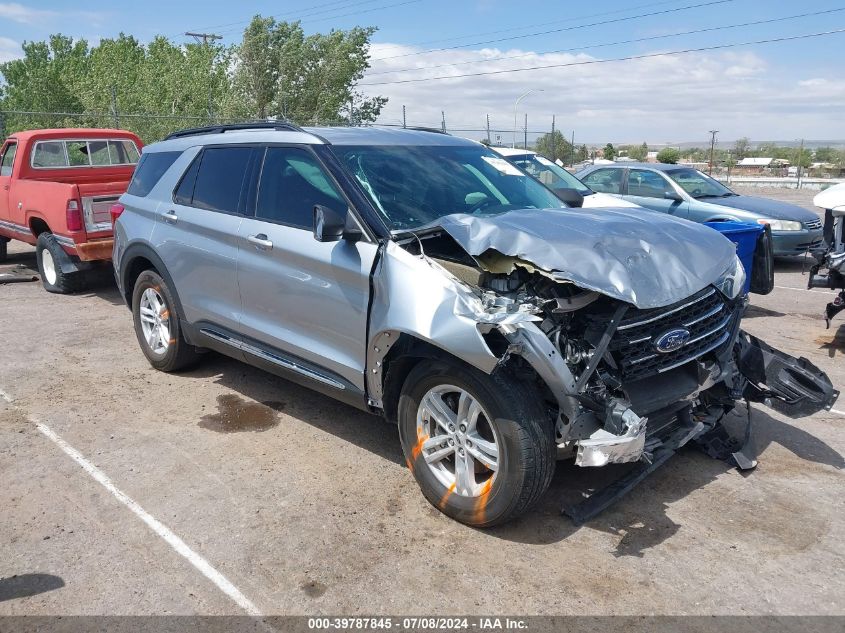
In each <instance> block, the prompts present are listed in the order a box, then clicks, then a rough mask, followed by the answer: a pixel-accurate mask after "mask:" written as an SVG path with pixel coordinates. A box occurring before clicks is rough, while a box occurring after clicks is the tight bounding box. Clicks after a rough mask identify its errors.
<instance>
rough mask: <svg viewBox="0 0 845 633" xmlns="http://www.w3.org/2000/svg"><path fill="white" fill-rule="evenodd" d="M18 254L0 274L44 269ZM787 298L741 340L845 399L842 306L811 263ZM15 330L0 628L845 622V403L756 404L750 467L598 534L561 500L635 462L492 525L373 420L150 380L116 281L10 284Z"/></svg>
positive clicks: (205, 378) (605, 521) (8, 342)
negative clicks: (426, 481)
mask: <svg viewBox="0 0 845 633" xmlns="http://www.w3.org/2000/svg"><path fill="white" fill-rule="evenodd" d="M750 193H754V194H756V195H767V194H768V195H776V196H778V197H784V195H786V196H787V197H788V198H790V199H793V200H797V201H799V202H800V203H801V204H804V205H806V206H808V207H810V208H811V206H812V205H811V202H810V200H811V198H812V193H811V192H794V191H788V190H772V191H765V190H759V189H755V190H753V192H750ZM10 247H11V248H10V251H11V252H12V253H13V254H12V256H11V259H10V262H9V264H8V265H4V266H3V267H2V268H3V269H5V270H8V269H9V268H10V267H13V266H15V265H17V264H22V265H25V266H30V267H32V266H34V263H35V262H34V251H33V249H31V248H29V247H25V246H22V245H20V244H14V245H10ZM776 284H777V286H778V287H777V289H776V290H775V292H774V293H773V294H772V295H770V296H768V297H758V296H754V297H753V301H752V307H751V308H750V311H749V314H748V317H747V319H746V321H745V326H746V329H747V330H749V331H750V332H751V333H753V334H756V335H760V336H762V337H764V338H765V340H767V341H768V342H769V343H771V344H773V345H775V346H777V347H780V348H782V349H784V350H785V351H788V352H790V353H793V354H796V355H804V356H806V357H808V358H810V359H811V360H812V361H813V362H815V363H817V364H818V365H819V366H821V367H822V368H823V369H824V370H825V371H827V372H828V373H829V375H830V376H831V378H832V380H833V382H834V385H835V386H837V387H841V386H842V385H843V384H845V380H843V378H845V371H843V367H842V354H843V349H845V347H843V345H845V334H842V335H841V338H840V335H839V334H837V331H836V330H835V329H831V330H825V329H824V321H823V320H822V319H821V314H822V310H823V308H824V304H825V303H826V302H827V301H828V300H829V297H830V295H831V294H832V293H828V292H824V291H819V290H815V291H812V292H808V291H806V290H805V289H804V288H805V287H806V277H804V276H802V263H801V262H797V261H785V262H779V264H778V273H777V279H776ZM0 323H2V327H0V349H2V356H0V358H2V363H0V391H2V392H3V393H4V394H5V395H6V396H8V399H9V400H10V401H6V400H4V399H2V398H0V480H2V482H3V485H2V489H0V508H2V511H0V615H10V614H12V615H15V614H64V615H70V614H108V615H112V614H234V615H239V614H242V613H244V602H243V601H240V599H239V598H237V596H241V597H242V598H243V599H244V600H246V601H247V604H248V605H252V606H253V607H254V608H255V609H256V610H257V611H259V612H261V613H264V614H309V615H311V614H318V613H329V614H344V615H349V614H360V613H365V614H366V613H369V614H374V613H387V614H403V613H416V614H426V615H429V614H492V613H499V614H513V613H521V614H632V615H637V614H843V613H845V598H843V596H845V576H843V574H842V570H843V569H845V547H843V543H844V542H845V496H843V494H842V489H843V483H845V476H843V466H845V459H843V454H845V435H843V432H842V427H843V422H845V413H843V411H845V402H843V403H842V404H839V405H835V407H836V408H837V410H838V411H839V412H831V413H829V414H818V415H815V416H813V417H812V418H810V419H804V420H799V421H790V420H788V419H786V418H784V417H782V416H780V415H779V414H777V413H775V412H772V411H769V410H766V409H763V408H759V409H757V410H756V411H755V416H756V417H755V423H756V432H757V436H756V437H757V445H758V449H759V452H760V457H759V463H760V465H759V467H758V468H757V469H756V470H755V471H754V472H751V473H746V474H741V473H739V472H737V471H736V470H734V469H731V468H729V467H728V466H727V465H726V464H724V463H722V462H717V461H713V460H711V459H709V458H707V457H706V456H704V455H703V454H701V453H699V452H697V451H695V450H692V449H691V450H685V451H683V452H682V453H681V454H679V455H678V456H676V457H675V458H673V459H672V460H670V462H669V463H668V464H667V465H666V466H664V467H663V468H662V469H661V470H659V471H658V472H657V473H655V474H654V475H652V477H651V478H649V479H648V480H647V481H646V482H645V483H644V484H642V485H641V486H640V487H639V488H638V489H636V490H635V491H634V492H633V493H631V494H630V495H629V496H628V497H626V498H625V499H624V500H622V501H621V502H620V503H618V504H617V505H616V506H614V507H613V508H612V509H611V510H609V511H607V512H606V513H604V514H603V515H601V516H600V517H598V518H597V519H594V520H593V521H592V522H590V523H589V524H588V525H586V526H584V527H581V528H576V527H574V526H573V525H572V524H571V523H570V521H569V520H568V519H566V518H565V517H562V516H561V515H560V507H561V504H562V503H563V502H564V501H573V500H575V499H577V498H578V496H579V495H581V494H584V493H585V492H588V491H590V490H592V489H594V488H596V487H599V486H602V485H604V484H605V483H608V482H609V481H610V480H611V479H612V478H613V477H615V476H616V475H618V472H619V471H618V468H619V467H617V468H614V469H598V470H590V469H579V468H576V467H574V466H573V465H571V464H570V463H565V462H563V463H560V464H559V466H558V469H557V473H556V476H555V479H554V482H553V484H552V487H551V489H550V490H549V492H548V493H547V494H546V496H545V498H544V501H543V503H542V504H541V505H540V506H539V507H538V508H537V509H535V510H534V511H533V512H532V513H530V514H529V515H527V516H526V517H524V518H522V519H520V520H519V521H517V522H515V523H513V524H510V525H507V526H504V527H501V528H497V529H493V530H487V531H480V530H475V529H471V528H468V527H465V526H463V525H460V524H458V523H455V522H453V521H451V520H449V519H447V518H445V517H444V516H442V515H440V513H439V512H437V511H436V510H434V509H433V508H432V507H431V506H429V504H428V503H427V502H426V501H425V500H424V498H423V497H422V495H421V494H420V493H419V492H418V489H417V486H416V484H415V482H414V480H413V478H412V476H411V475H410V473H409V472H408V470H407V468H406V467H405V466H404V461H403V459H402V456H401V449H400V446H399V441H398V435H397V432H396V429H395V427H392V426H389V425H387V424H386V423H384V422H382V421H380V420H379V419H378V418H375V417H372V416H368V415H366V414H363V413H360V412H358V411H356V410H354V409H351V408H349V407H347V406H344V405H341V404H337V403H334V402H332V401H329V400H326V399H324V398H322V397H320V396H318V395H317V394H315V393H312V392H310V391H308V390H305V389H302V388H299V387H297V386H295V385H292V384H291V383H288V382H285V381H283V380H281V379H277V378H274V377H272V376H270V375H268V374H265V373H262V372H260V371H258V370H255V369H252V368H250V367H248V366H246V365H243V364H240V363H238V362H235V361H231V360H228V359H225V358H223V357H220V356H216V355H213V354H209V355H208V356H207V357H206V358H205V360H204V362H203V363H202V364H201V365H200V366H199V367H198V368H197V369H195V370H193V371H190V372H187V373H184V374H180V375H166V374H162V373H158V372H156V371H154V370H152V369H151V368H150V367H149V365H148V364H147V362H146V361H145V359H144V357H143V355H142V354H141V352H140V350H139V349H138V346H137V342H136V340H135V337H134V333H133V331H132V325H131V316H130V313H129V311H128V310H127V309H126V308H125V307H124V306H123V303H122V301H121V299H120V297H119V296H118V293H117V291H116V290H115V289H114V287H113V285H112V284H111V283H110V282H109V280H108V279H105V280H104V281H103V283H102V284H100V285H99V286H98V287H96V288H95V289H93V290H91V291H89V292H86V293H84V294H80V295H76V296H70V297H59V296H54V295H49V294H48V293H46V292H44V290H43V289H42V288H41V286H40V284H39V283H37V282H36V283H17V284H9V285H3V286H0ZM842 332H843V333H845V329H843V330H842ZM38 423H40V424H42V425H46V427H44V426H42V429H44V428H46V429H47V430H48V431H52V432H53V433H54V434H56V435H57V436H59V437H60V438H61V439H62V440H64V442H66V443H67V445H69V446H70V447H72V449H71V451H72V450H73V449H75V450H76V451H78V456H81V458H84V459H85V460H87V462H88V463H91V464H93V465H94V466H96V468H97V469H99V472H102V473H104V474H105V475H106V476H107V477H108V478H109V479H110V481H111V483H112V484H113V485H114V486H116V488H118V489H119V490H120V491H122V492H123V493H125V494H126V495H128V496H129V497H131V499H132V500H134V501H135V502H136V503H137V505H138V506H139V507H140V508H141V509H142V510H141V512H145V513H147V515H146V516H149V517H154V520H157V521H158V522H160V524H159V525H161V526H162V527H163V528H164V530H169V532H167V534H172V535H175V536H176V537H178V538H179V539H181V541H182V542H183V544H184V545H185V546H186V547H187V548H190V550H191V551H192V552H193V553H194V554H195V555H197V556H201V557H202V559H204V561H206V562H207V563H208V564H209V565H210V566H211V567H213V568H214V570H216V571H217V572H219V574H222V576H224V577H225V579H228V581H229V582H230V583H231V585H232V587H233V589H234V591H235V592H237V594H236V595H235V598H234V599H233V597H232V595H233V594H232V593H231V592H230V594H229V595H226V594H225V593H224V592H223V591H221V589H220V584H219V583H218V584H215V583H214V582H213V581H212V580H210V579H209V578H208V577H207V575H203V574H202V573H200V571H198V569H197V567H196V566H195V565H192V564H191V562H189V560H188V559H186V558H185V557H184V556H182V555H180V554H179V553H177V551H176V550H177V549H178V548H176V549H174V548H175V546H174V544H173V541H172V540H170V541H168V538H164V537H163V536H162V533H161V532H160V531H156V530H155V529H152V528H151V527H150V523H149V522H147V523H145V522H144V521H143V520H142V518H139V514H138V513H137V512H133V511H130V509H129V508H127V506H126V505H125V504H123V503H121V502H120V500H119V499H118V498H117V497H116V496H115V495H114V494H113V493H112V492H110V491H109V489H107V487H104V485H102V482H98V481H96V480H95V479H94V478H93V477H92V476H91V474H90V473H89V472H86V470H84V469H83V467H82V466H81V465H80V463H79V462H78V461H74V459H72V457H71V456H69V454H68V453H67V452H65V451H63V450H62V448H61V447H60V446H59V445H58V444H57V443H56V442H55V441H51V440H50V438H49V437H47V435H45V432H44V431H40V430H39V428H38V427H37V426H36V424H38ZM621 468H624V467H621ZM29 594H32V595H29Z"/></svg>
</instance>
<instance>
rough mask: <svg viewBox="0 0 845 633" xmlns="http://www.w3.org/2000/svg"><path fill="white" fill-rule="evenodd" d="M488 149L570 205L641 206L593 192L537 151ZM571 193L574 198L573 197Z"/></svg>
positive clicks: (592, 207)
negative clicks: (526, 173)
mask: <svg viewBox="0 0 845 633" xmlns="http://www.w3.org/2000/svg"><path fill="white" fill-rule="evenodd" d="M490 149H492V150H493V151H494V152H496V153H497V154H499V155H500V156H502V157H503V158H505V159H507V160H508V162H510V163H513V164H514V165H516V166H517V167H519V168H521V169H523V170H524V171H526V172H528V173H529V174H530V175H531V176H533V177H534V178H536V179H537V180H539V181H540V182H541V183H543V184H544V185H546V187H548V188H549V189H551V190H552V191H554V192H555V193H556V194H557V195H558V197H559V198H561V199H562V200H563V201H564V202H566V203H567V204H569V205H570V206H579V207H585V208H588V209H595V208H597V207H614V208H616V209H619V208H626V209H630V208H633V207H638V208H639V207H640V205H638V204H634V203H633V202H628V201H627V200H623V199H622V198H618V197H616V196H611V195H608V194H606V193H600V192H598V191H593V190H592V189H590V188H589V187H588V186H587V185H585V184H584V183H583V182H581V181H580V180H578V179H577V178H576V177H575V176H573V175H572V174H570V173H569V172H568V171H566V170H565V169H564V168H563V167H561V166H560V165H558V164H556V163H553V162H552V161H550V160H549V159H548V158H545V157H543V156H540V155H539V154H538V153H537V152H532V151H531V150H526V149H514V148H511V147H491V148H490ZM573 192H574V193H575V194H576V195H573ZM582 197H583V202H581V198H582ZM578 202H581V204H578Z"/></svg>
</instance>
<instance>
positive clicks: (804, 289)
mask: <svg viewBox="0 0 845 633" xmlns="http://www.w3.org/2000/svg"><path fill="white" fill-rule="evenodd" d="M775 288H779V289H781V290H800V291H801V292H812V293H813V294H817V295H818V294H821V295H835V294H838V293H836V292H834V291H832V290H822V289H820V288H813V289H812V290H811V289H809V288H793V287H792V286H775Z"/></svg>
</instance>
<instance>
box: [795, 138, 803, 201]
mask: <svg viewBox="0 0 845 633" xmlns="http://www.w3.org/2000/svg"><path fill="white" fill-rule="evenodd" d="M803 162H804V139H803V138H802V139H801V146H800V147H799V149H798V185H797V186H796V187H795V188H796V189H800V188H801V171H802V167H801V163H803Z"/></svg>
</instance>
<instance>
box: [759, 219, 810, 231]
mask: <svg viewBox="0 0 845 633" xmlns="http://www.w3.org/2000/svg"><path fill="white" fill-rule="evenodd" d="M757 224H768V225H769V226H770V227H772V230H773V231H800V230H801V229H802V228H804V227H803V226H801V223H800V222H794V221H792V220H769V219H768V218H761V219H759V220H757Z"/></svg>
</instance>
